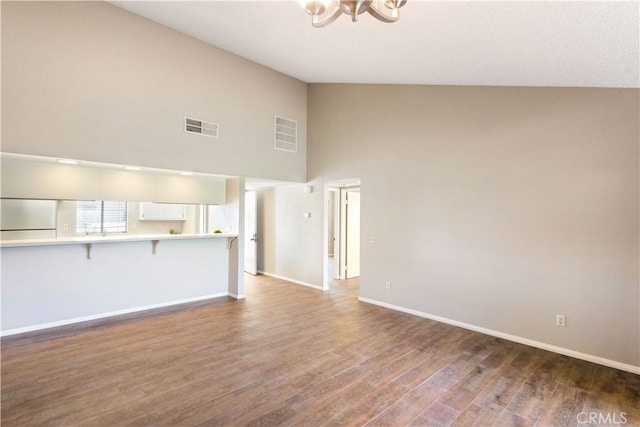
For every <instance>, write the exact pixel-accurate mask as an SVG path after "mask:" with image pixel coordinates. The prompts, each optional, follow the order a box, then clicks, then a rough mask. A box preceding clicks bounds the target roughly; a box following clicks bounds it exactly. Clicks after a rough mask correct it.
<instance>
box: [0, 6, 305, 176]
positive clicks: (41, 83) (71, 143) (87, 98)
mask: <svg viewBox="0 0 640 427" xmlns="http://www.w3.org/2000/svg"><path fill="white" fill-rule="evenodd" d="M1 7H2V49H1V50H2V124H3V126H2V151H4V152H10V153H22V154H34V155H42V156H50V157H68V158H75V159H82V160H92V161H98V162H106V163H115V164H134V165H140V166H149V167H157V168H164V169H176V170H193V171H198V172H207V173H217V174H223V175H240V176H253V177H258V178H272V179H281V180H290V181H299V182H301V181H304V180H305V177H306V140H305V138H306V84H305V83H303V82H300V81H298V80H295V79H292V78H290V77H287V76H285V75H283V74H280V73H277V72H275V71H273V70H270V69H267V68H265V67H263V66H260V65H257V64H255V63H252V62H250V61H247V60H245V59H242V58H240V57H238V56H235V55H232V54H230V53H228V52H226V51H223V50H221V49H217V48H215V47H212V46H209V45H207V44H205V43H202V42H200V41H197V40H195V39H192V38H190V37H187V36H185V35H183V34H180V33H178V32H176V31H173V30H171V29H168V28H166V27H163V26H161V25H159V24H156V23H153V22H151V21H149V20H147V19H144V18H141V17H139V16H137V15H135V14H132V13H130V12H127V11H125V10H123V9H120V8H118V7H115V6H113V5H111V4H108V3H106V2H84V1H79V2H57V1H56V2H2V4H1ZM275 114H278V115H282V116H285V117H288V118H291V119H294V120H297V121H298V126H299V129H298V135H299V139H300V140H299V150H298V152H297V153H290V152H283V151H276V150H274V149H273V121H274V115H275ZM185 116H190V117H194V118H197V119H201V120H208V121H212V122H214V123H218V124H219V125H220V129H219V131H220V138H219V139H212V138H208V137H203V136H198V135H192V134H186V133H185V132H184V131H183V127H184V125H183V120H184V117H185Z"/></svg>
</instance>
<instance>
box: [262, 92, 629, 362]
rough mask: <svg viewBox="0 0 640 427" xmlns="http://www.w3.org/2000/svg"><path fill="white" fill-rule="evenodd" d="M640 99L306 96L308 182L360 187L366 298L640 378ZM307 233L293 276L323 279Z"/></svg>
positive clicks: (312, 233)
mask: <svg viewBox="0 0 640 427" xmlns="http://www.w3.org/2000/svg"><path fill="white" fill-rule="evenodd" d="M639 96H640V91H638V90H637V89H589V88H498V87H428V86H372V85H333V84H312V85H310V88H309V105H308V108H309V123H310V128H309V166H308V167H309V177H310V179H312V180H324V181H325V182H326V181H329V180H332V179H340V178H352V177H359V178H361V183H362V184H361V189H362V200H361V209H362V211H361V235H362V238H361V272H362V275H361V278H360V295H361V297H363V298H365V299H367V300H368V301H372V302H377V303H379V304H386V305H389V306H392V307H396V308H399V309H403V310H413V311H414V312H418V313H423V314H426V315H429V316H439V317H441V318H444V319H449V320H450V321H454V322H460V323H463V324H466V325H471V326H473V327H475V328H485V329H487V330H490V331H494V332H498V333H502V334H507V335H509V336H513V337H520V339H524V340H530V341H531V342H534V343H542V344H544V345H550V346H555V348H561V349H567V350H569V351H573V352H578V353H579V354H583V355H584V354H586V355H590V356H591V357H592V360H594V358H595V360H599V359H602V360H606V361H614V362H615V363H619V364H623V365H625V366H627V367H628V366H635V367H636V369H637V367H638V366H640V322H639V319H640V289H639V287H640V285H639V277H640V273H639V266H638V259H639V256H640V254H639V248H638V246H639V231H640V230H639V220H638V218H639V217H640V215H639V200H638V199H639V190H640V189H639V175H640V173H639V161H638V160H639V141H640V135H639V127H640V126H639V120H640V119H639V117H640V111H639V106H638V99H639ZM293 191H295V190H293V189H288V190H286V192H287V194H283V198H282V199H280V197H279V196H280V194H279V193H277V192H276V196H278V198H279V200H276V201H275V205H276V208H275V210H276V212H277V213H278V215H279V214H280V209H281V208H287V207H293V206H294V205H295V202H294V201H293V200H290V199H289V197H288V196H291V197H293V194H289V192H293ZM308 196H311V197H314V198H316V199H317V200H318V201H320V200H322V198H323V195H322V194H321V192H317V193H314V194H313V195H303V194H296V195H295V198H296V199H297V200H298V203H302V201H303V200H306V199H305V198H306V197H308ZM292 217H293V218H296V219H297V214H293V215H292ZM309 225H310V228H313V230H304V231H303V230H297V231H298V232H297V233H296V234H295V235H292V236H289V239H291V240H290V243H286V242H285V241H286V239H285V240H283V241H282V242H280V240H278V241H277V242H276V246H277V248H276V250H277V251H278V252H277V253H278V259H280V252H279V250H280V249H281V248H282V247H287V246H288V245H289V244H291V246H293V245H294V242H295V246H297V248H298V249H299V250H298V251H297V252H296V251H293V250H290V251H289V252H287V253H288V256H287V257H286V258H285V259H286V262H287V263H288V264H290V265H296V264H298V263H304V264H305V265H307V268H308V269H309V270H310V271H308V272H305V273H302V272H297V271H291V273H290V274H292V277H302V275H303V274H304V277H309V276H308V275H314V277H315V276H317V275H319V274H321V271H322V256H317V255H316V254H315V251H308V250H304V249H303V248H305V249H306V248H310V247H314V246H317V245H318V244H319V242H321V241H322V240H324V236H323V235H321V236H320V237H318V230H321V229H322V227H323V226H322V225H321V224H320V223H313V224H309ZM276 230H277V232H278V233H279V232H280V228H277V229H276ZM368 236H375V237H376V243H375V244H369V243H368ZM311 254H313V255H312V256H313V265H309V264H310V261H309V259H308V257H309V256H310V255H311ZM265 268H268V266H265ZM294 274H298V275H299V276H293V275H294ZM385 281H391V283H392V285H391V289H390V290H387V289H385ZM556 314H564V315H566V318H567V326H566V327H558V326H555V316H556Z"/></svg>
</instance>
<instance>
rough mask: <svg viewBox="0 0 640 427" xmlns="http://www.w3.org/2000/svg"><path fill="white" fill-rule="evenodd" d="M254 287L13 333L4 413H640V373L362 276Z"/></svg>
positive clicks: (60, 418)
mask: <svg viewBox="0 0 640 427" xmlns="http://www.w3.org/2000/svg"><path fill="white" fill-rule="evenodd" d="M246 294H247V300H245V301H235V300H232V299H229V298H222V299H218V300H216V301H215V302H208V303H198V304H192V305H188V306H183V307H181V309H179V310H178V309H175V308H173V309H167V310H160V311H158V312H154V313H147V314H143V315H138V316H129V317H126V318H121V319H118V320H116V321H110V322H107V323H106V324H96V323H94V324H91V325H89V326H87V327H70V328H63V329H60V330H57V331H49V332H47V333H44V334H43V333H35V334H30V335H26V336H22V337H17V338H15V337H14V338H12V337H7V338H5V339H3V341H2V344H3V346H2V378H1V379H2V382H1V389H2V412H1V417H2V418H1V422H2V425H3V426H119V425H140V426H142V425H153V426H165V425H166V426H192V425H201V426H213V425H216V426H227V425H229V426H236V425H246V426H279V425H286V426H320V425H322V426H363V425H367V426H404V425H408V426H449V425H454V426H472V425H477V426H495V425H507V426H512V425H513V426H533V425H538V426H565V425H570V426H581V425H620V424H626V425H630V426H631V425H640V409H639V408H640V376H638V375H634V374H630V373H625V372H622V371H618V370H615V369H610V368H606V367H602V366H599V365H595V364H592V363H588V362H584V361H580V360H576V359H571V358H569V357H565V356H561V355H557V354H553V353H549V352H546V351H543V350H538V349H534V348H531V347H527V346H524V345H520V344H516V343H512V342H509V341H505V340H501V339H497V338H493V337H489V336H486V335H482V334H479V333H475V332H471V331H467V330H464V329H460V328H456V327H453V326H449V325H445V324H441V323H437V322H434V321H431V320H427V319H422V318H419V317H415V316H411V315H408V314H404V313H399V312H395V311H391V310H387V309H384V308H380V307H376V306H373V305H369V304H365V303H359V302H358V301H357V283H356V282H349V281H347V282H341V284H337V283H336V284H334V285H333V286H332V290H331V291H330V292H326V293H322V292H320V291H317V290H313V289H309V288H305V287H302V286H298V285H293V284H290V283H287V282H283V281H281V280H276V279H272V278H267V277H263V276H261V277H258V278H253V277H250V276H247V284H246ZM592 413H593V414H597V415H596V418H594V416H593V415H591V414H592ZM589 417H591V418H589ZM597 417H600V418H597ZM607 417H608V418H607ZM623 420H624V421H626V423H622V422H621V421H623Z"/></svg>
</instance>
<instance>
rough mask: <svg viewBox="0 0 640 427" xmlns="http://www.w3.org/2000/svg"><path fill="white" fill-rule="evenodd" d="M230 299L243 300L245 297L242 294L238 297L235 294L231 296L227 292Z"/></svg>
mask: <svg viewBox="0 0 640 427" xmlns="http://www.w3.org/2000/svg"><path fill="white" fill-rule="evenodd" d="M228 295H229V296H230V297H231V298H235V299H244V298H245V296H244V294H240V295H236V294H232V293H231V292H229V294H228Z"/></svg>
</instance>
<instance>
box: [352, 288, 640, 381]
mask: <svg viewBox="0 0 640 427" xmlns="http://www.w3.org/2000/svg"><path fill="white" fill-rule="evenodd" d="M358 301H361V302H365V303H368V304H373V305H378V306H380V307H384V308H389V309H391V310H396V311H401V312H403V313H408V314H413V315H414V316H419V317H424V318H426V319H431V320H435V321H437V322H441V323H446V324H448V325H453V326H457V327H460V328H464V329H469V330H471V331H475V332H480V333H481V334H485V335H491V336H494V337H497V338H503V339H505V340H509V341H513V342H517V343H520V344H524V345H528V346H531V347H536V348H540V349H542V350H547V351H551V352H553V353H559V354H563V355H565V356H569V357H574V358H576V359H582V360H586V361H587V362H593V363H597V364H599V365H604V366H608V367H610V368H615V369H620V370H621V371H627V372H631V373H633V374H639V375H640V366H634V365H629V364H626V363H622V362H617V361H615V360H611V359H605V358H603V357H599V356H594V355H591V354H587V353H581V352H579V351H575V350H570V349H568V348H564V347H558V346H555V345H552V344H547V343H543V342H540V341H534V340H530V339H528V338H523V337H519V336H517V335H511V334H506V333H504V332H500V331H495V330H493V329H487V328H483V327H481V326H475V325H471V324H469V323H464V322H459V321H457V320H451V319H447V318H446V317H440V316H435V315H433V314H429V313H425V312H422V311H418V310H412V309H410V308H405V307H400V306H397V305H393V304H388V303H386V302H382V301H377V300H374V299H370V298H364V297H358Z"/></svg>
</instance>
